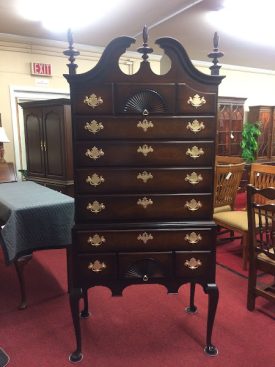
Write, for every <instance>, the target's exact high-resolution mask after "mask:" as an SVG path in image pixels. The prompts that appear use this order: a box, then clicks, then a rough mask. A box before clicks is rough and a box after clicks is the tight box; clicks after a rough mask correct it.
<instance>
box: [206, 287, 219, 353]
mask: <svg viewBox="0 0 275 367" xmlns="http://www.w3.org/2000/svg"><path fill="white" fill-rule="evenodd" d="M204 291H205V293H207V294H208V317H207V334H206V346H205V348H204V351H205V353H207V354H208V355H209V356H216V355H217V354H218V349H217V348H216V347H215V346H214V345H213V344H212V343H211V338H212V331H213V325H214V320H215V316H216V310H217V305H218V300H219V290H218V287H217V285H216V284H207V286H206V288H205V289H204Z"/></svg>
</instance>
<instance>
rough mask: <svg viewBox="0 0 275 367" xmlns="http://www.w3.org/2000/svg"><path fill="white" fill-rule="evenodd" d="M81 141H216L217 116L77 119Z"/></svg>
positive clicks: (80, 117)
mask: <svg viewBox="0 0 275 367" xmlns="http://www.w3.org/2000/svg"><path fill="white" fill-rule="evenodd" d="M74 129H75V137H76V139H77V140H91V139H92V140H93V139H97V138H98V139H127V140H128V139H166V140H169V139H185V140H186V139H188V140H189V139H190V140H195V139H200V140H202V139H214V137H215V134H216V118H215V117H214V116H212V117H207V116H201V117H199V116H188V117H175V116H171V117H166V116H158V117H155V116H147V117H144V116H141V117H125V116H119V117H118V116H114V117H111V116H110V117H105V116H104V117H101V116H100V115H99V116H95V117H91V116H76V117H75V118H74Z"/></svg>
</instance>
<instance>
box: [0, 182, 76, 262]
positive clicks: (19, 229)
mask: <svg viewBox="0 0 275 367" xmlns="http://www.w3.org/2000/svg"><path fill="white" fill-rule="evenodd" d="M0 220H1V222H2V223H4V227H2V230H1V237H2V241H1V244H2V246H3V250H4V255H5V261H6V263H7V264H9V263H11V262H13V261H14V260H16V259H17V258H19V257H21V256H24V255H26V254H30V253H32V252H33V251H36V250H42V249H52V248H61V247H66V246H67V245H69V244H70V243H71V228H72V226H73V223H74V199H73V198H72V197H70V196H67V195H64V194H62V193H60V192H57V191H54V190H52V189H49V188H47V187H44V186H42V185H39V184H36V183H35V182H32V181H22V182H11V183H2V184H0Z"/></svg>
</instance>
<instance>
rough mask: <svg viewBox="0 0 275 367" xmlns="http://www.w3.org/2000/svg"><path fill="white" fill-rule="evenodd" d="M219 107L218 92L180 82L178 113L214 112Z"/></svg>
mask: <svg viewBox="0 0 275 367" xmlns="http://www.w3.org/2000/svg"><path fill="white" fill-rule="evenodd" d="M216 108H217V97H216V93H206V92H203V91H198V90H195V89H193V88H190V87H188V86H187V85H186V84H179V86H178V99H177V113H179V114H181V113H183V114H187V113H188V114H198V115H200V114H204V113H209V114H214V113H215V111H216Z"/></svg>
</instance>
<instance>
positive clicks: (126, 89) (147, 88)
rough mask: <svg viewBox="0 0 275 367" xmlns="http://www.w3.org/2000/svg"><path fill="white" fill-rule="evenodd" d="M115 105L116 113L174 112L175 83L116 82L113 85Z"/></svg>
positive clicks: (140, 114)
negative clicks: (114, 85)
mask: <svg viewBox="0 0 275 367" xmlns="http://www.w3.org/2000/svg"><path fill="white" fill-rule="evenodd" d="M115 99H116V103H115V107H116V113H118V114H127V115H131V114H135V115H139V116H142V114H143V113H149V115H151V114H158V115H159V114H161V113H164V114H170V115H171V114H174V112H175V100H176V84H175V83H153V84H148V83H135V82H131V83H118V84H116V87H115Z"/></svg>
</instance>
